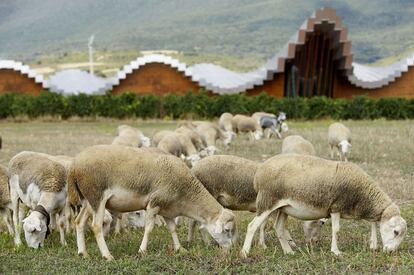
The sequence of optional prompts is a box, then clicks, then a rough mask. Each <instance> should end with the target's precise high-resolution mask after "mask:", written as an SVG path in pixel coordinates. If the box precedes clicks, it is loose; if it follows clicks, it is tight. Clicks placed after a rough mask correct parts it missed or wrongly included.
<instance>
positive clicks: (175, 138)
mask: <svg viewBox="0 0 414 275" xmlns="http://www.w3.org/2000/svg"><path fill="white" fill-rule="evenodd" d="M157 148H158V149H161V150H163V151H164V152H166V153H170V154H172V155H174V156H177V157H181V158H182V155H184V158H183V159H184V160H185V161H186V162H189V165H191V166H192V165H194V164H195V163H196V162H197V161H199V160H200V155H199V153H198V151H197V149H196V148H195V146H194V144H193V143H192V142H191V138H190V137H189V136H187V135H185V134H179V133H175V132H173V133H172V134H169V135H166V136H164V137H163V139H162V140H161V141H160V142H159V143H158V146H157Z"/></svg>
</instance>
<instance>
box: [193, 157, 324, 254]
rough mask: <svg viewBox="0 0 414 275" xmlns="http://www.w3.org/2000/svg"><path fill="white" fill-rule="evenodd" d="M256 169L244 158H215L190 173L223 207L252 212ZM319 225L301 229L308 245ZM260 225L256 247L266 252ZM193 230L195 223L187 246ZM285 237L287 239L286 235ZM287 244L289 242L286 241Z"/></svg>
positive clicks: (313, 239)
mask: <svg viewBox="0 0 414 275" xmlns="http://www.w3.org/2000/svg"><path fill="white" fill-rule="evenodd" d="M258 166H259V163H257V162H255V161H251V160H248V159H245V158H241V157H237V156H231V155H215V156H210V157H207V158H204V159H202V160H200V161H199V162H197V164H196V165H195V166H194V167H193V168H192V169H191V172H192V173H193V174H194V175H195V176H196V177H197V179H198V180H200V182H201V183H202V184H203V185H204V187H205V188H206V189H207V190H208V191H209V192H210V194H211V195H213V197H214V198H215V199H216V200H217V201H218V202H219V203H220V204H221V205H222V206H223V207H225V208H228V209H231V210H238V211H250V212H256V197H257V192H256V191H255V189H254V184H253V181H254V175H255V173H256V170H257V168H258ZM321 224H322V222H320V221H312V222H310V223H307V224H306V225H304V232H305V237H306V239H307V240H308V241H310V240H312V241H317V240H318V237H319V235H318V234H319V232H320V231H321ZM264 225H265V224H263V226H262V227H261V231H260V239H259V245H261V246H262V247H264V248H266V245H265V240H264ZM194 227H195V223H194V222H192V223H190V226H189V232H188V239H187V240H188V241H189V242H190V241H191V240H192V237H193V230H194ZM286 231H287V230H286ZM286 234H288V235H289V236H290V234H289V232H287V233H286ZM289 240H290V241H292V240H291V238H290V237H289ZM292 243H293V241H292Z"/></svg>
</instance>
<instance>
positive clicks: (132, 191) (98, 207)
mask: <svg viewBox="0 0 414 275" xmlns="http://www.w3.org/2000/svg"><path fill="white" fill-rule="evenodd" d="M68 185H69V186H68V188H73V189H74V190H76V191H77V192H78V193H79V196H80V197H81V198H82V199H83V200H84V202H85V201H86V202H87V203H88V204H89V205H90V206H91V207H92V210H93V224H92V229H93V232H94V233H95V237H96V241H97V243H98V247H99V250H100V252H101V254H102V256H103V257H104V258H105V259H107V260H112V259H113V257H112V255H111V254H110V252H109V250H108V247H107V245H106V242H105V239H104V236H103V233H102V222H103V217H104V211H105V208H107V209H108V210H110V211H114V212H118V213H122V212H130V211H138V210H143V209H145V210H146V215H145V232H144V237H143V240H142V243H141V246H140V250H139V251H140V253H145V251H146V249H147V244H148V240H149V234H150V232H151V231H152V229H153V227H154V223H155V215H157V214H159V215H161V216H163V217H164V219H165V221H166V223H167V225H168V228H169V229H170V232H171V235H172V238H173V242H174V249H175V250H180V249H181V245H180V242H179V240H178V236H177V232H176V224H175V223H174V218H175V217H177V216H187V217H190V218H192V219H195V220H197V221H199V222H201V223H202V224H203V226H204V227H205V228H206V229H207V231H208V232H209V233H210V234H211V235H212V236H213V238H214V239H215V240H216V241H217V242H218V243H219V244H220V245H221V246H223V247H229V246H231V244H232V239H233V236H234V231H235V222H234V214H233V213H232V212H231V211H230V210H227V209H224V208H223V207H222V206H221V205H220V204H219V203H218V202H217V201H216V200H215V199H214V198H213V197H212V196H211V195H210V193H209V192H208V191H207V190H206V189H205V188H204V187H203V185H202V184H201V183H200V182H199V181H198V180H197V179H196V178H195V177H194V176H193V175H192V174H191V171H190V170H189V169H188V167H187V166H186V165H185V164H184V163H183V162H182V161H180V160H179V159H177V158H176V157H174V156H170V155H163V154H154V153H148V152H145V151H143V150H140V149H135V148H130V147H124V146H115V145H109V146H108V145H100V146H93V147H90V148H87V149H86V150H84V151H83V152H81V153H80V154H78V155H77V156H76V157H75V160H74V162H73V164H72V166H71V168H70V171H69V175H68ZM69 194H72V192H69ZM82 215H83V212H81V213H80V214H79V216H78V218H77V219H79V220H82ZM83 227H84V224H83V223H78V224H77V234H78V236H79V235H80V234H83ZM78 248H79V249H80V250H78V253H79V254H80V255H87V253H86V250H83V249H85V246H81V247H79V246H78Z"/></svg>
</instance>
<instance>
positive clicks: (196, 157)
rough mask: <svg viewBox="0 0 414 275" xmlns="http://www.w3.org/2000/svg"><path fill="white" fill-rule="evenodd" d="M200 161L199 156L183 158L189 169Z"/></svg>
mask: <svg viewBox="0 0 414 275" xmlns="http://www.w3.org/2000/svg"><path fill="white" fill-rule="evenodd" d="M200 159H201V158H200V156H199V155H197V154H194V155H190V156H188V157H186V158H185V160H186V161H188V162H189V163H190V164H191V167H193V166H194V165H195V164H196V163H197V161H199V160H200Z"/></svg>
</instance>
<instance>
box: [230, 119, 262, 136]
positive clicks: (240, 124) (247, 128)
mask: <svg viewBox="0 0 414 275" xmlns="http://www.w3.org/2000/svg"><path fill="white" fill-rule="evenodd" d="M232 125H233V128H234V129H235V132H236V133H248V134H249V135H250V138H251V139H256V140H259V139H261V138H262V136H263V130H262V128H261V127H260V124H259V123H257V121H256V120H255V119H254V118H252V117H249V116H244V115H235V116H234V117H233V120H232Z"/></svg>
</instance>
